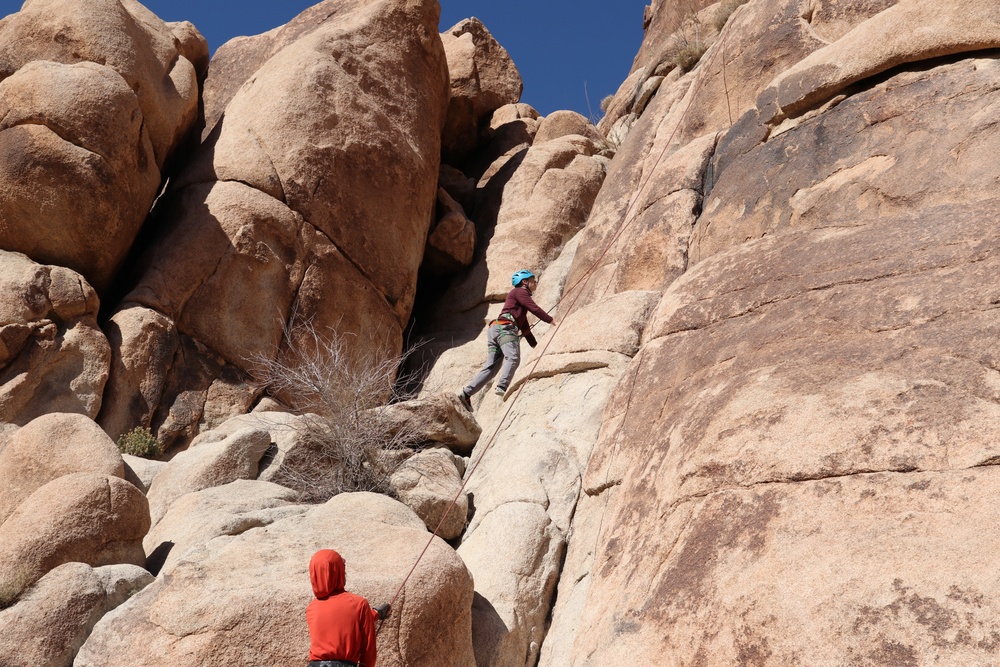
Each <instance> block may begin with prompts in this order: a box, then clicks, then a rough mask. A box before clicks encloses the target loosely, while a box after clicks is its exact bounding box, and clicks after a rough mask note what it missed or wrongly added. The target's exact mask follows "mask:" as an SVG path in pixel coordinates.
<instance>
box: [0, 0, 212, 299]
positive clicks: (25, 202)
mask: <svg viewBox="0 0 1000 667" xmlns="http://www.w3.org/2000/svg"><path fill="white" fill-rule="evenodd" d="M188 32H190V31H188ZM195 35H196V31H195ZM190 37H191V36H189V39H187V40H186V41H187V42H189V43H190V41H191V39H190ZM195 41H197V39H196V38H195ZM179 48H180V40H178V39H177V38H176V36H175V34H174V32H173V30H172V29H171V26H168V25H167V24H166V23H164V22H163V21H161V20H160V19H158V18H157V17H156V16H155V15H153V14H152V13H151V12H150V11H149V10H147V9H146V8H145V7H143V6H142V5H140V4H139V3H138V2H134V1H132V0H128V1H126V2H119V1H118V0H91V1H90V2H87V3H83V4H81V3H76V2H66V1H65V0H29V1H28V2H26V3H24V5H23V6H22V8H21V11H19V12H17V13H16V14H13V15H11V16H10V17H8V18H7V19H5V20H4V22H3V23H2V24H0V117H2V118H3V121H2V122H0V156H2V159H0V165H2V167H0V193H2V195H3V196H0V230H2V231H0V247H2V248H4V249H5V250H14V251H19V252H24V253H25V254H27V255H29V256H30V257H31V258H32V259H35V260H37V261H40V262H46V263H52V264H59V265H62V266H67V267H69V268H72V269H74V270H76V271H78V272H80V273H81V274H83V275H84V276H86V278H87V280H88V281H89V282H90V283H91V284H93V285H94V286H95V287H96V288H97V289H98V290H102V291H103V290H105V289H107V288H108V287H109V285H110V283H111V280H112V278H113V277H114V275H115V272H116V270H117V269H118V268H119V266H120V264H121V263H122V261H123V260H124V258H125V254H126V253H127V252H128V250H129V247H130V246H131V244H132V241H133V240H134V239H135V237H136V234H137V233H138V231H139V228H140V226H141V225H142V223H143V221H144V220H145V218H146V214H147V213H148V211H149V207H150V206H151V205H152V203H153V200H154V198H155V197H156V195H157V193H158V191H159V188H160V182H161V179H162V175H163V174H162V172H163V170H164V167H165V165H166V163H167V161H168V160H169V158H170V157H171V155H172V154H173V153H174V152H175V151H176V149H177V148H178V146H179V145H180V143H181V142H182V140H183V139H184V137H185V136H186V135H187V134H188V132H189V131H190V129H191V128H192V127H193V125H194V122H195V120H196V117H197V113H198V81H197V73H196V71H195V67H194V65H193V64H192V63H191V61H189V60H188V59H187V58H186V57H185V56H184V55H182V52H181V51H180V50H179ZM184 50H185V51H186V52H188V53H192V52H193V50H194V49H192V48H191V46H190V44H189V46H188V47H185V49H184Z"/></svg>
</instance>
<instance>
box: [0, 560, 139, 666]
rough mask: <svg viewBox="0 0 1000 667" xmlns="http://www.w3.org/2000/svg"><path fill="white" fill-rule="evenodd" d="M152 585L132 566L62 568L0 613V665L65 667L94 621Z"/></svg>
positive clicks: (85, 637) (81, 565) (46, 577)
mask: <svg viewBox="0 0 1000 667" xmlns="http://www.w3.org/2000/svg"><path fill="white" fill-rule="evenodd" d="M152 581H153V575H151V574H150V573H149V572H147V571H146V570H144V569H142V568H141V567H137V566H135V565H107V566H105V567H99V568H92V567H90V566H89V565H85V564H83V563H66V564H64V565H60V566H59V567H57V568H55V569H54V570H52V571H51V572H49V573H48V574H46V575H45V576H44V577H42V578H41V579H40V580H39V581H38V582H37V583H36V584H35V585H34V586H32V587H31V588H30V589H28V590H27V591H25V592H24V593H23V594H22V595H21V597H20V599H19V600H18V601H17V604H15V605H14V606H12V607H10V608H8V609H3V610H0V628H3V630H4V631H3V633H0V664H3V665H4V667H36V666H37V665H51V666H53V667H55V666H67V667H68V666H69V665H71V664H73V658H74V656H75V655H76V652H77V651H78V650H79V648H80V647H81V646H83V642H84V641H85V640H86V639H87V636H88V635H89V634H90V631H91V630H92V629H93V627H94V624H95V623H97V621H98V619H100V617H101V616H103V615H104V614H106V613H107V612H109V611H111V610H112V609H114V608H115V607H117V606H118V605H120V604H121V603H122V602H124V601H125V600H127V599H128V598H129V597H131V596H132V595H134V594H135V593H136V592H138V591H139V590H141V589H142V588H144V587H145V586H147V585H149V584H150V583H151V582H152Z"/></svg>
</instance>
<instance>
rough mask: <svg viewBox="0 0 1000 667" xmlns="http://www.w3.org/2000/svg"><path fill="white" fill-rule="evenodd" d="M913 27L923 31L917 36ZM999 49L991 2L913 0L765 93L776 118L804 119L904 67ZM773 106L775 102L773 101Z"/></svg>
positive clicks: (997, 12)
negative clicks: (840, 96) (850, 89)
mask: <svg viewBox="0 0 1000 667" xmlns="http://www.w3.org/2000/svg"><path fill="white" fill-rule="evenodd" d="M913 26H921V29H920V30H913ZM998 46H1000V8H998V7H997V5H996V3H993V2H989V1H988V0H954V1H953V2H948V3H938V2H930V1H929V0H909V1H908V2H900V3H899V4H896V5H894V6H892V7H888V8H886V9H885V10H884V11H882V12H880V13H879V14H877V15H876V16H874V17H872V18H871V19H870V20H868V21H865V22H864V23H862V24H860V25H859V26H857V27H856V28H854V29H853V30H851V31H849V32H848V33H847V34H845V35H843V36H841V37H840V38H839V39H837V40H836V41H835V42H833V43H832V44H830V45H828V46H825V47H824V48H822V49H820V50H819V51H816V52H814V53H812V54H810V55H809V56H808V57H807V58H803V59H802V60H801V61H799V62H798V63H796V65H795V66H794V67H792V68H790V69H788V70H786V71H785V72H783V73H782V74H781V75H780V76H778V77H777V78H776V79H775V80H774V81H773V82H772V83H771V84H770V85H769V86H768V89H767V90H766V91H764V93H763V97H765V99H766V98H769V97H771V96H773V101H774V104H775V105H776V109H775V115H776V116H792V115H797V114H800V113H801V112H802V111H803V110H805V109H808V108H809V107H811V106H817V105H818V104H819V103H822V102H824V101H826V100H828V99H830V98H831V97H833V96H834V95H835V94H836V93H838V92H840V91H842V90H844V89H845V88H847V87H848V86H850V85H851V84H854V83H857V82H858V81H861V80H863V79H867V78H871V77H874V76H876V75H878V74H881V73H882V72H885V71H887V70H889V69H892V68H893V67H897V66H899V65H903V64H905V63H913V62H919V61H921V60H930V59H933V58H939V57H941V56H948V55H952V54H956V53H967V52H970V51H981V50H984V49H995V48H997V47H998ZM768 102H770V100H768Z"/></svg>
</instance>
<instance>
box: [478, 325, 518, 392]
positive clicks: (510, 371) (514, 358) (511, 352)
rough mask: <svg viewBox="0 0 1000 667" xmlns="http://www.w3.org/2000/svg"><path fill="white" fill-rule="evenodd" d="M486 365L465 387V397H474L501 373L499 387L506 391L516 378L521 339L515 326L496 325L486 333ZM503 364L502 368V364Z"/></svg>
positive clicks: (498, 381)
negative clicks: (515, 372) (498, 372)
mask: <svg viewBox="0 0 1000 667" xmlns="http://www.w3.org/2000/svg"><path fill="white" fill-rule="evenodd" d="M486 345H487V346H488V349H487V353H486V363H484V364H483V367H482V368H481V369H480V370H479V372H478V373H476V376H475V377H474V378H472V381H471V382H469V384H468V385H466V387H465V395H466V396H472V395H473V394H475V393H476V392H477V391H479V390H480V389H482V388H483V387H484V386H485V385H486V383H487V382H489V381H490V379H491V378H492V377H493V376H494V375H496V374H497V370H499V371H500V379H499V380H497V387H498V388H499V389H504V390H506V389H507V387H509V386H510V381H511V379H512V378H513V377H514V371H516V370H517V366H518V364H520V363H521V339H520V338H519V337H518V335H517V327H516V326H515V325H513V324H494V325H493V326H491V327H490V330H489V331H487V332H486ZM501 361H502V362H503V366H502V367H501V364H500V362H501Z"/></svg>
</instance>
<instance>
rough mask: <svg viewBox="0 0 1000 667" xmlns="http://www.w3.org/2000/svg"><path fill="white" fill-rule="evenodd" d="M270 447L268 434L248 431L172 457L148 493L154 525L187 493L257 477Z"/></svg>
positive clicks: (257, 430) (260, 430)
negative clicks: (263, 458)
mask: <svg viewBox="0 0 1000 667" xmlns="http://www.w3.org/2000/svg"><path fill="white" fill-rule="evenodd" d="M270 445H271V436H270V434H268V432H267V431H265V430H262V429H253V428H246V429H243V430H240V431H236V432H235V433H232V434H231V435H228V436H227V437H226V438H225V439H223V440H219V441H215V442H205V443H196V444H194V445H192V446H191V447H190V448H189V449H187V450H185V451H183V452H181V453H180V454H178V455H177V456H175V457H174V458H172V459H171V460H170V462H169V463H167V465H165V466H164V467H163V469H162V470H160V471H159V472H158V473H157V475H156V477H155V478H154V479H153V482H152V484H151V485H150V487H149V492H148V494H147V497H148V498H149V512H150V517H151V518H152V522H153V525H156V524H157V523H158V522H159V520H160V519H162V518H163V515H164V514H166V513H167V510H168V509H169V508H170V506H171V505H172V504H173V503H174V502H175V501H176V500H177V499H178V498H180V497H181V496H183V495H184V494H186V493H192V492H194V491H200V490H201V489H208V488H211V487H213V486H222V485H223V484H228V483H229V482H233V481H235V480H238V479H254V478H256V477H257V472H258V470H259V468H260V460H261V458H262V457H263V456H264V453H265V452H266V451H267V448H268V447H270Z"/></svg>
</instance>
